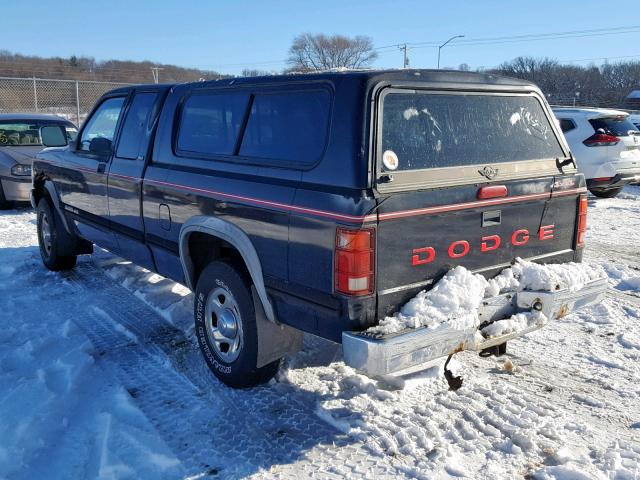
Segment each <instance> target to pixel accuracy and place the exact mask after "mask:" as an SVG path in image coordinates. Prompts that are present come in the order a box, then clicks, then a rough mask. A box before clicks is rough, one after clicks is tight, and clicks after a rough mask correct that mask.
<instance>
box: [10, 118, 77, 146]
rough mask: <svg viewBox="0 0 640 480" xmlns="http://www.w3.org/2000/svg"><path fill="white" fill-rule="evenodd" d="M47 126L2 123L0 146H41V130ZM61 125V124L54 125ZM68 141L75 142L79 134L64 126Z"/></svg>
mask: <svg viewBox="0 0 640 480" xmlns="http://www.w3.org/2000/svg"><path fill="white" fill-rule="evenodd" d="M45 125H47V123H42V122H10V121H3V122H0V146H27V147H29V146H31V147H33V146H39V145H42V141H41V139H40V129H41V128H42V127H43V126H45ZM54 125H60V124H54ZM64 128H65V131H66V134H67V140H68V141H70V142H71V141H73V140H75V138H76V135H77V134H78V131H77V130H76V128H75V127H71V126H68V125H64Z"/></svg>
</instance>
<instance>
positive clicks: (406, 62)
mask: <svg viewBox="0 0 640 480" xmlns="http://www.w3.org/2000/svg"><path fill="white" fill-rule="evenodd" d="M398 48H399V49H400V50H402V52H403V54H404V59H403V61H402V68H409V57H408V56H407V44H406V43H403V44H402V45H398Z"/></svg>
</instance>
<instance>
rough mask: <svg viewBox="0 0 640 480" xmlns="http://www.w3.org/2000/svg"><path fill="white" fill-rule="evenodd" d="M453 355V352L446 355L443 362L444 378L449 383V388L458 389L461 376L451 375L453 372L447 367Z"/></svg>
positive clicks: (460, 383) (460, 385) (460, 384)
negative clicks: (445, 359)
mask: <svg viewBox="0 0 640 480" xmlns="http://www.w3.org/2000/svg"><path fill="white" fill-rule="evenodd" d="M451 357H453V353H452V354H451V355H449V356H448V357H447V361H446V362H444V378H445V379H446V380H447V383H448V384H449V390H453V391H454V392H455V391H456V390H459V389H460V387H462V377H456V376H454V375H453V372H452V371H451V370H449V369H448V368H447V366H448V365H449V360H451Z"/></svg>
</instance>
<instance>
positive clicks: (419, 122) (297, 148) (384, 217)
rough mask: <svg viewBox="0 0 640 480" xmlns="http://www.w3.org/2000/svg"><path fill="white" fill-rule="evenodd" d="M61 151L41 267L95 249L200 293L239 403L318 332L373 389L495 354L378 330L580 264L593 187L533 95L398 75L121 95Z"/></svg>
mask: <svg viewBox="0 0 640 480" xmlns="http://www.w3.org/2000/svg"><path fill="white" fill-rule="evenodd" d="M63 133H64V132H62V130H60V129H57V128H56V127H44V128H43V129H42V132H41V134H42V138H43V143H44V144H45V145H47V146H50V147H57V148H48V149H46V150H44V151H43V152H42V153H41V154H39V156H38V159H37V160H36V162H35V163H34V167H33V190H32V203H33V205H34V207H37V211H38V234H39V241H40V251H41V254H42V258H43V261H44V263H45V265H46V266H47V267H48V268H50V269H52V270H64V269H70V268H73V266H74V265H75V262H76V256H77V255H80V254H88V253H91V252H92V249H93V244H96V245H99V246H100V247H103V248H105V249H107V250H109V251H111V252H114V253H116V254H117V255H120V256H122V257H125V258H127V259H129V260H131V261H133V262H134V263H136V264H138V265H141V266H143V267H145V268H147V269H149V270H152V271H154V272H158V273H159V274H161V275H164V276H166V277H169V278H171V279H174V280H175V281H177V282H180V283H183V284H185V285H187V286H188V287H190V288H191V289H192V290H193V291H194V293H195V305H194V316H195V325H196V328H195V331H196V335H197V337H198V341H199V344H200V346H201V349H202V352H203V354H204V357H205V359H206V361H207V363H208V365H209V367H210V368H211V370H212V371H213V373H214V374H215V375H217V376H218V377H219V378H220V379H221V380H222V381H223V382H225V383H227V384H228V385H231V386H234V387H246V386H251V385H255V384H257V383H260V382H264V381H266V380H268V379H269V378H271V377H272V376H273V375H274V374H275V373H276V372H277V369H278V366H279V362H280V359H281V358H282V357H283V356H284V355H286V354H287V353H289V352H293V351H296V350H297V349H299V348H300V347H301V339H302V332H303V331H304V332H310V333H312V334H315V335H319V336H321V337H324V338H327V339H330V340H332V341H335V342H341V343H342V344H343V349H344V358H345V361H346V363H348V364H349V365H352V366H354V367H356V368H359V369H361V370H363V371H365V372H367V373H369V374H372V375H377V374H386V373H392V372H396V371H400V370H403V369H406V368H409V367H414V366H416V365H418V364H422V363H424V362H426V361H429V360H433V359H435V358H439V357H442V356H446V355H449V354H450V353H451V352H453V351H456V350H460V349H475V350H480V349H483V348H486V347H487V346H488V345H489V343H487V342H484V343H483V342H481V341H480V342H475V343H474V342H466V343H465V342H462V343H461V341H460V339H461V337H460V335H458V334H457V333H456V332H454V331H451V330H445V331H443V330H441V329H440V330H437V332H435V333H436V334H434V332H433V331H432V330H433V329H426V328H425V329H417V330H412V331H407V332H399V333H398V332H396V333H394V334H393V335H386V336H385V335H371V334H369V333H368V332H366V330H367V329H369V328H370V327H372V326H375V325H376V324H378V322H379V319H382V318H384V317H385V316H386V315H390V314H392V313H393V312H394V311H396V310H397V309H398V308H399V307H400V306H401V305H402V304H404V303H405V302H407V301H408V300H409V299H411V298H412V297H413V296H415V295H416V294H417V293H418V292H419V291H421V290H424V289H425V288H429V286H430V285H432V284H433V282H434V281H435V280H437V279H439V278H440V277H441V276H442V275H443V274H444V273H446V272H447V271H448V270H450V269H451V268H453V267H455V266H457V265H462V266H464V267H466V268H468V269H469V270H472V271H474V272H479V273H482V274H483V275H484V276H485V277H487V278H489V277H491V276H494V275H495V274H497V273H498V272H500V271H501V269H503V268H505V266H508V265H509V264H510V262H512V261H513V260H514V259H515V258H516V257H522V258H524V259H528V260H531V261H534V262H542V263H547V262H550V263H562V262H570V261H580V260H581V257H582V250H583V246H584V231H585V228H586V223H585V219H586V207H587V200H586V189H585V180H584V177H583V176H582V175H579V174H576V169H575V164H574V163H573V161H572V157H571V154H570V152H569V149H568V147H567V145H566V142H565V140H564V138H563V136H562V134H561V132H560V130H559V128H558V126H557V125H556V123H555V122H554V120H553V114H552V113H551V111H550V109H549V107H548V105H547V103H546V101H545V100H544V97H543V95H542V94H541V93H540V91H539V90H538V89H537V88H536V87H535V86H534V85H531V84H530V83H526V82H523V81H520V80H514V79H510V78H502V77H497V76H493V75H485V74H475V73H462V72H449V71H428V70H400V71H355V72H329V73H318V74H306V75H283V76H271V77H260V78H239V79H226V80H218V81H207V82H199V83H191V84H180V85H142V86H132V87H124V88H119V89H116V90H113V91H111V92H109V93H107V94H105V95H104V96H103V97H102V98H101V99H100V100H99V101H98V103H97V105H96V106H95V108H94V109H93V111H92V112H91V114H90V115H89V117H88V118H87V120H86V121H85V123H84V125H83V126H82V128H81V130H80V133H79V134H78V137H77V140H76V141H74V142H73V143H72V144H70V145H67V140H66V136H65V135H63ZM587 290H588V289H587ZM595 293H597V292H595V290H594V289H593V288H592V289H591V290H590V291H586V292H585V291H581V292H577V293H573V294H570V295H569V296H568V297H567V296H566V292H565V297H563V298H564V300H563V301H564V302H567V301H568V302H569V303H570V304H571V306H573V305H574V304H575V305H577V304H578V303H580V302H582V303H585V301H586V300H589V299H592V298H593V296H594V295H595ZM508 298H509V300H505V301H507V302H511V303H509V306H510V307H512V308H511V310H512V311H517V310H518V308H519V305H518V304H517V302H514V300H513V298H512V297H511V296H509V297H508ZM585 299H586V300H585ZM520 307H521V306H520ZM565 307H566V305H565ZM565 310H566V308H565ZM500 311H501V314H502V315H504V314H506V313H505V310H504V309H502V310H500ZM507 313H508V312H507ZM563 313H566V312H563ZM517 335H518V334H511V335H510V336H504V337H500V338H497V339H492V340H491V345H498V344H504V342H505V341H506V340H507V339H510V338H513V337H515V336H517Z"/></svg>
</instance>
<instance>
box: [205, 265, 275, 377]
mask: <svg viewBox="0 0 640 480" xmlns="http://www.w3.org/2000/svg"><path fill="white" fill-rule="evenodd" d="M194 317H195V332H196V336H197V337H198V343H199V345H200V350H201V351H202V354H203V356H204V358H205V361H206V362H207V366H208V367H209V368H210V369H211V371H212V372H213V374H214V375H215V376H216V377H218V379H220V381H222V382H223V383H224V384H226V385H228V386H230V387H233V388H248V387H253V386H256V385H259V384H261V383H264V382H267V381H269V380H270V379H271V378H272V377H273V376H274V375H275V374H276V373H277V372H278V368H279V366H280V360H276V361H274V362H271V363H269V364H267V365H265V366H264V367H260V368H257V367H256V364H257V359H258V331H257V326H256V313H255V308H254V305H253V300H252V297H251V282H250V281H249V280H248V279H247V278H245V276H244V275H242V274H241V273H240V272H239V271H238V270H237V269H236V268H234V267H233V266H231V265H230V264H228V263H226V262H221V261H215V262H211V263H210V264H209V265H208V266H207V267H205V269H204V270H203V271H202V274H201V275H200V278H199V279H198V284H197V286H196V291H195V301H194Z"/></svg>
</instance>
